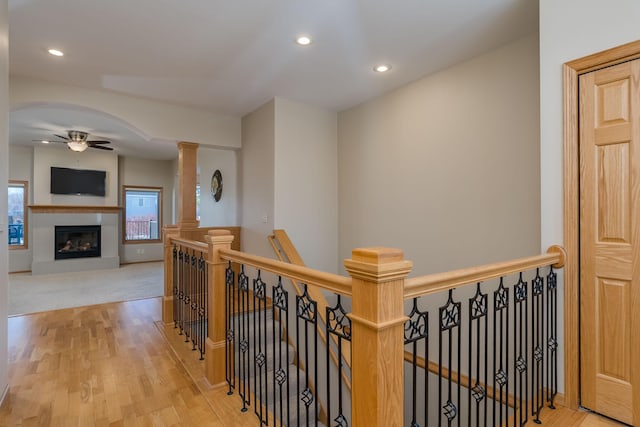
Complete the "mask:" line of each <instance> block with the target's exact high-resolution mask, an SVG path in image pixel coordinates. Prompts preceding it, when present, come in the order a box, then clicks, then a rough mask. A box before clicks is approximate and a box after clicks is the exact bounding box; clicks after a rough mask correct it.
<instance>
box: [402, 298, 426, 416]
mask: <svg viewBox="0 0 640 427" xmlns="http://www.w3.org/2000/svg"><path fill="white" fill-rule="evenodd" d="M408 317H409V319H408V320H407V321H406V322H405V323H404V344H405V345H409V344H410V345H411V347H412V359H411V371H412V375H411V391H412V395H411V398H412V405H411V424H410V427H418V426H419V424H418V419H417V418H418V402H417V399H418V390H417V385H418V343H419V342H420V341H423V343H424V361H425V363H429V313H428V312H426V311H421V310H420V309H419V308H418V298H414V299H413V306H412V308H411V313H409V316H408ZM422 372H423V375H424V376H423V381H424V401H423V402H422V405H423V410H424V423H425V425H426V423H427V422H428V419H429V367H428V366H426V367H425V368H424V369H423V370H422Z"/></svg>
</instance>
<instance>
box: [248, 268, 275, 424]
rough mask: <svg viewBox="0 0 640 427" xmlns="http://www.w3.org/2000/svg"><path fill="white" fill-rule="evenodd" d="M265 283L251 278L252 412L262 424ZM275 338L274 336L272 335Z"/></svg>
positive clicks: (264, 403) (266, 396)
mask: <svg viewBox="0 0 640 427" xmlns="http://www.w3.org/2000/svg"><path fill="white" fill-rule="evenodd" d="M266 297H267V296H266V284H265V283H264V281H263V280H262V278H261V273H260V270H258V277H256V278H255V279H253V349H254V358H253V363H254V365H253V372H254V375H255V381H254V384H255V394H254V397H255V399H254V401H255V405H254V412H255V414H256V415H257V416H258V418H259V419H260V422H261V423H262V424H266V423H267V419H268V412H266V411H264V409H263V408H267V407H268V406H269V393H268V390H267V349H266V342H267V329H266V325H267V305H266V302H267V298H266ZM272 339H274V340H275V337H272Z"/></svg>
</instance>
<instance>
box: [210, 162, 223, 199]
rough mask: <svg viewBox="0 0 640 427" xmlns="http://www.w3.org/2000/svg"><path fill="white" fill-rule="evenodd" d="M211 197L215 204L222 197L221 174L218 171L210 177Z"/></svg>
mask: <svg viewBox="0 0 640 427" xmlns="http://www.w3.org/2000/svg"><path fill="white" fill-rule="evenodd" d="M211 195H212V196H213V200H215V201H216V202H218V201H220V198H221V197H222V173H220V170H219V169H216V171H215V172H214V173H213V176H212V177H211Z"/></svg>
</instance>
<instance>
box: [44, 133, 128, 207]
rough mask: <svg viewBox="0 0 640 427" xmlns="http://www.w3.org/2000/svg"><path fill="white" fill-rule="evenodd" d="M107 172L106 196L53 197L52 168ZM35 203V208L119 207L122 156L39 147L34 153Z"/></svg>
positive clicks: (97, 151) (57, 195)
mask: <svg viewBox="0 0 640 427" xmlns="http://www.w3.org/2000/svg"><path fill="white" fill-rule="evenodd" d="M52 166H55V167H61V168H72V169H92V170H101V171H106V173H107V176H106V184H107V185H106V194H105V197H100V196H76V195H67V194H51V167H52ZM32 187H33V203H34V204H35V205H99V206H116V205H117V204H118V156H117V155H116V154H113V153H104V152H102V151H101V150H95V151H92V150H87V151H84V152H82V153H74V152H72V151H70V150H67V149H66V148H59V147H47V146H44V145H40V146H37V147H35V148H34V149H33V185H32Z"/></svg>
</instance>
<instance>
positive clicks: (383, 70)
mask: <svg viewBox="0 0 640 427" xmlns="http://www.w3.org/2000/svg"><path fill="white" fill-rule="evenodd" d="M390 69H391V65H387V64H380V65H376V66H375V67H373V71H375V72H376V73H386V72H387V71H389V70H390Z"/></svg>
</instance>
